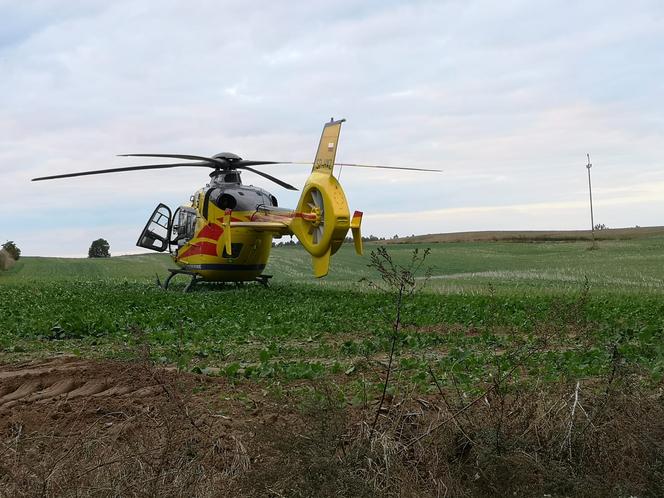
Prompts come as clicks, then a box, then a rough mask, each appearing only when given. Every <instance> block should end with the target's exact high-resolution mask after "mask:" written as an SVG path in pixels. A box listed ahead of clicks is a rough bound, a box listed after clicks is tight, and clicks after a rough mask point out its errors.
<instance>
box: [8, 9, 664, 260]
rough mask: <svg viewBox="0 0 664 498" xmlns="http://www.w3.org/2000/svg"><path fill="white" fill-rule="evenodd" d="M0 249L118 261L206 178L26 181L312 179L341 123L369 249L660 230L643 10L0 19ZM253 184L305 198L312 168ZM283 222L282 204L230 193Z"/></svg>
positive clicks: (656, 88)
mask: <svg viewBox="0 0 664 498" xmlns="http://www.w3.org/2000/svg"><path fill="white" fill-rule="evenodd" d="M0 20H1V21H0V243H1V242H4V241H5V240H13V241H15V242H16V244H17V245H18V246H19V247H20V248H21V249H22V251H23V254H24V255H33V256H37V255H38V256H85V255H86V254H87V250H88V247H89V246H90V243H91V241H92V240H95V239H97V238H99V237H103V238H105V239H106V240H108V241H109V243H110V245H111V253H112V254H114V255H119V254H129V253H136V252H141V250H140V249H139V248H137V247H135V242H136V239H137V237H138V235H139V232H140V231H141V229H142V228H143V225H144V224H145V222H146V220H147V218H148V217H149V215H150V214H151V213H152V210H153V209H154V207H155V206H156V205H157V204H158V203H159V202H164V203H166V204H168V205H170V206H172V207H176V206H178V205H180V204H183V203H186V202H187V201H188V199H189V197H190V195H191V194H192V193H193V192H194V191H195V190H196V189H198V188H200V187H202V186H204V184H205V183H206V181H207V180H208V178H207V173H206V171H205V170H199V169H195V168H180V169H169V170H160V171H146V172H134V173H120V174H111V175H101V176H94V177H84V178H73V179H68V180H54V181H50V182H35V183H33V182H30V179H31V178H33V177H37V176H45V175H53V174H59V173H67V172H75V171H82V170H90V169H104V168H112V167H121V166H130V165H137V164H145V162H144V163H141V162H140V161H136V160H133V159H131V158H122V157H117V154H123V153H136V152H148V153H153V152H159V153H179V154H196V155H212V154H215V153H218V152H221V151H231V152H234V153H236V154H238V155H240V156H241V157H243V158H245V159H252V160H277V161H311V160H313V157H314V155H315V150H316V147H317V145H318V140H319V138H320V133H321V129H322V125H323V123H324V122H325V121H328V120H329V119H330V117H334V118H337V119H338V118H346V119H347V122H346V123H344V125H343V128H342V132H341V139H340V143H339V148H338V155H337V160H338V161H342V162H355V163H368V164H384V165H392V166H406V167H422V168H436V169H442V170H443V173H415V172H404V171H401V172H394V171H384V170H366V169H351V168H344V169H343V170H342V171H341V172H340V176H341V178H340V180H341V184H342V185H343V187H344V190H345V192H346V196H347V198H348V201H349V204H350V208H351V210H355V209H357V210H360V211H363V212H364V219H363V232H364V234H366V235H369V234H373V235H377V236H387V237H391V236H392V235H395V234H399V235H411V234H427V233H442V232H457V231H474V230H529V229H531V230H552V229H586V228H589V227H590V216H589V205H588V204H589V203H588V177H587V170H586V168H585V165H586V162H587V159H586V154H587V153H590V155H591V161H592V164H593V167H592V170H591V172H592V182H593V196H594V207H595V223H602V224H605V225H607V226H609V227H629V226H636V225H640V226H654V225H664V59H663V54H664V3H663V2H661V1H660V0H655V1H639V0H633V1H630V2H624V1H622V0H621V1H612V0H586V1H581V2H579V1H576V0H575V1H572V0H550V1H548V0H537V1H532V0H503V1H500V2H496V1H493V0H466V1H456V0H454V1H444V0H440V1H390V0H367V1H361V2H360V1H349V0H336V1H335V2H329V1H318V0H309V1H288V2H286V1H282V2H275V1H263V0H255V1H253V2H247V1H244V0H242V1H228V0H223V1H212V0H209V1H203V0H201V1H197V0H191V1H187V2H182V1H174V0H160V1H156V0H155V1H146V0H132V1H125V0H118V1H113V2H109V1H107V0H103V1H97V0H78V1H77V0H66V1H65V0H62V1H56V0H52V1H48V0H42V1H37V0H33V1H30V0H25V1H21V2H17V1H14V0H0ZM262 169H263V170H264V171H265V172H267V173H270V174H273V175H276V176H278V177H279V178H281V179H283V180H284V181H286V182H288V183H291V184H293V185H295V186H300V187H301V186H302V185H303V184H304V182H305V180H306V178H307V176H308V174H309V168H308V167H307V166H299V165H281V166H276V165H270V166H263V167H262ZM243 181H244V182H245V183H248V184H253V185H257V186H260V187H263V188H266V189H268V190H269V191H270V192H272V193H273V194H274V195H275V196H276V197H277V198H278V199H279V203H280V205H282V206H285V207H295V205H296V204H297V198H298V193H292V192H289V191H287V190H284V189H283V188H281V187H279V186H277V185H275V184H272V183H271V182H269V181H267V180H265V179H263V178H261V177H259V176H256V175H253V174H252V173H249V172H246V173H244V174H243Z"/></svg>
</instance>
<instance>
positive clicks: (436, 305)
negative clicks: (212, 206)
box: [0, 238, 664, 389]
mask: <svg viewBox="0 0 664 498" xmlns="http://www.w3.org/2000/svg"><path fill="white" fill-rule="evenodd" d="M413 247H415V246H412V245H399V246H397V247H394V248H391V251H392V252H393V253H394V255H395V257H396V258H397V259H399V258H405V257H407V256H408V254H410V251H411V250H412V249H413ZM368 249H369V250H370V249H371V247H368ZM663 249H664V239H662V238H654V239H643V240H638V241H630V242H605V243H603V244H602V246H601V249H600V250H597V251H588V250H587V247H586V245H584V244H583V243H537V244H516V243H490V244H487V243H460V244H438V245H436V246H435V247H433V249H432V253H431V256H430V258H429V260H428V261H427V263H430V264H431V265H432V267H433V275H432V278H431V280H430V281H429V282H427V287H426V289H425V291H424V292H420V293H418V294H416V295H415V296H414V297H413V299H412V300H411V301H410V302H409V303H408V304H407V306H406V309H405V310H404V311H405V313H404V317H405V320H406V324H407V326H408V327H407V331H406V333H405V334H404V335H403V337H402V339H401V342H400V351H401V355H402V358H404V360H403V361H404V365H403V367H404V369H405V370H411V371H412V377H417V376H418V375H419V376H420V377H421V376H422V372H423V371H425V370H426V368H428V367H427V365H428V363H429V358H431V357H435V358H436V362H435V363H436V365H437V368H438V370H439V372H440V374H441V375H443V376H444V375H445V372H446V371H447V370H449V368H451V365H456V366H457V367H458V366H459V365H461V367H463V368H465V369H467V370H468V375H465V374H464V375H462V377H463V378H467V380H468V385H469V387H472V381H473V379H476V378H477V376H478V375H479V374H481V373H482V371H483V369H485V368H487V365H488V364H489V363H490V362H491V360H492V358H493V357H494V354H495V351H496V350H497V349H502V350H509V349H510V348H512V347H515V345H520V344H522V343H523V342H524V341H529V340H533V334H535V335H536V334H537V330H538V327H539V328H541V327H542V324H549V325H550V324H551V323H559V324H562V325H560V328H561V332H559V334H564V335H570V337H565V338H564V339H560V340H561V341H567V343H566V344H565V345H564V347H562V346H561V348H560V349H559V350H558V351H553V352H552V351H546V352H542V353H540V354H538V355H536V356H535V357H533V359H532V365H533V368H536V369H537V370H538V371H539V370H542V371H547V369H548V371H550V375H549V376H550V377H555V376H560V375H563V376H565V375H588V376H591V375H595V374H598V373H599V372H600V371H604V370H605V369H606V368H610V365H609V363H608V362H609V359H610V356H611V354H612V353H611V351H612V350H611V347H612V344H614V343H615V341H617V340H620V341H623V342H624V344H622V345H621V348H624V349H625V352H624V355H625V357H627V356H629V357H630V358H632V359H633V360H634V361H635V362H636V363H638V364H639V365H642V366H643V367H644V368H647V370H648V371H649V372H650V374H651V375H653V376H654V377H655V378H657V377H658V376H659V375H661V373H662V371H663V370H664V363H663V362H664V357H663V356H662V355H663V354H664V349H662V348H661V347H658V346H657V341H658V340H659V338H661V337H662V335H663V334H662V330H664V299H662V297H663V293H662V289H664V269H663V268H664V265H662V264H661V263H662V254H663V253H664V251H663ZM307 259H308V258H307V257H306V256H305V255H304V253H303V251H302V250H301V248H297V247H283V248H276V249H275V251H274V255H273V259H272V260H271V262H270V265H271V267H270V269H268V272H270V273H273V274H274V275H275V276H274V279H273V281H274V284H273V285H272V286H271V288H270V289H267V290H265V289H262V288H260V287H259V286H257V285H252V286H247V287H246V288H244V289H238V290H236V289H232V288H226V289H224V290H217V291H211V290H209V289H205V288H202V289H201V290H199V291H197V292H193V293H188V294H182V293H180V292H164V291H162V290H161V289H159V288H157V287H156V285H155V284H154V274H155V273H160V272H161V273H162V274H163V269H164V268H165V267H167V266H169V262H168V259H166V257H165V256H163V255H156V256H155V255H143V256H123V257H118V258H111V259H108V260H89V259H81V260H77V259H61V258H24V259H22V260H20V261H19V265H17V266H16V267H15V268H14V269H13V270H12V271H10V272H9V273H8V274H5V275H3V276H2V277H1V280H0V282H1V284H0V330H2V335H0V348H2V352H0V358H3V357H4V358H5V359H9V358H10V357H12V356H13V355H16V354H19V353H20V354H23V355H27V356H29V355H34V354H40V355H46V354H52V353H53V352H56V351H67V352H74V353H76V354H82V355H93V356H108V357H118V356H120V357H121V356H126V355H127V354H129V353H128V351H130V350H131V348H132V347H133V346H134V345H135V343H136V341H138V340H147V341H148V342H149V343H150V345H151V347H152V351H153V355H154V357H155V358H157V359H158V360H159V361H162V362H165V363H182V362H184V361H185V360H186V363H187V364H190V365H191V367H192V368H193V367H195V368H199V369H201V368H203V369H205V368H213V369H215V371H217V370H218V371H222V372H227V373H229V374H232V375H235V374H237V373H238V372H240V374H241V375H245V376H259V377H260V376H263V377H269V376H275V375H276V376H279V375H281V376H285V377H293V378H297V377H308V376H312V375H313V376H317V377H320V376H324V375H328V374H334V373H336V372H340V371H344V372H345V371H347V370H349V369H350V370H352V371H355V370H357V369H358V364H360V363H362V361H365V360H367V359H372V358H373V359H376V358H378V359H380V358H381V356H382V355H384V354H385V353H386V351H387V350H388V349H389V337H388V333H389V330H390V326H391V322H390V316H391V310H392V307H393V302H392V300H391V299H392V298H391V297H390V296H389V295H385V294H381V293H378V292H375V291H372V290H371V289H370V288H369V286H368V285H366V284H359V283H358V280H359V278H362V277H366V278H375V276H372V275H371V271H370V268H367V266H366V263H367V260H366V258H359V257H355V256H354V255H353V254H352V252H351V248H349V247H344V248H343V249H342V251H340V254H338V255H337V258H336V259H335V264H334V268H332V272H331V275H330V277H329V278H328V279H325V280H320V281H318V280H314V279H313V278H312V277H310V276H309V271H310V270H309V266H308V261H307ZM270 270H271V271H270ZM586 277H587V278H588V284H587V285H588V288H587V294H588V297H587V301H585V302H584V304H583V306H582V307H578V306H576V305H575V303H576V302H577V301H578V300H579V299H580V298H579V296H580V295H581V294H583V293H584V292H585V291H584V285H585V284H584V279H585V278H586ZM421 283H424V282H421ZM182 285H184V281H182V282H181V283H180V284H179V287H178V286H177V285H176V286H175V287H174V289H175V290H177V289H178V288H179V289H181V288H182ZM575 306H576V307H575ZM570 309H573V310H574V313H576V315H577V316H575V317H573V318H569V317H567V318H565V317H566V316H568V315H569V313H570V312H569V310H570ZM567 322H570V323H567ZM579 323H581V324H591V325H592V326H591V327H589V330H586V329H585V327H586V325H584V326H583V327H581V326H578V324H579ZM574 327H576V328H577V329H579V330H583V333H584V334H585V336H584V337H574V336H573V333H572V332H570V331H569V330H567V329H569V328H574ZM137 331H139V332H140V333H137ZM469 332H472V333H469ZM578 332H579V331H578V330H577V335H578ZM630 341H635V344H632V342H630ZM543 365H544V366H543ZM578 365H582V367H579V366H578ZM455 368H456V367H455ZM298 372H299V373H298ZM425 377H426V376H425ZM425 384H428V388H429V389H431V388H433V386H432V385H431V384H430V383H429V381H427V382H425Z"/></svg>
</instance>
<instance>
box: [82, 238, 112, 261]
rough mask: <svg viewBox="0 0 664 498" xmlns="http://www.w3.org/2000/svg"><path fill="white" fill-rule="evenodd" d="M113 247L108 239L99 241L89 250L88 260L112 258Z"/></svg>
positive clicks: (93, 243)
mask: <svg viewBox="0 0 664 498" xmlns="http://www.w3.org/2000/svg"><path fill="white" fill-rule="evenodd" d="M110 249H111V245H110V244H109V243H108V241H107V240H106V239H97V240H95V241H94V242H92V244H91V245H90V249H88V258H110V257H111V253H110Z"/></svg>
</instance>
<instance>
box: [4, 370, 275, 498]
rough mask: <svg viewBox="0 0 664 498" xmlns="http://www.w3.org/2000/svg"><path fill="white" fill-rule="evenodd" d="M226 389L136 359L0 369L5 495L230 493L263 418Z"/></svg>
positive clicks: (214, 382)
mask: <svg viewBox="0 0 664 498" xmlns="http://www.w3.org/2000/svg"><path fill="white" fill-rule="evenodd" d="M193 392H196V393H197V394H193ZM224 392H226V391H225V383H224V381H223V380H222V379H210V378H205V377H202V376H193V375H180V374H178V373H177V372H176V371H172V370H171V371H169V370H164V369H157V368H154V367H152V366H150V365H148V364H143V363H140V362H135V363H123V362H111V361H91V360H80V359H77V358H71V357H61V358H57V359H53V360H49V361H43V362H28V363H23V364H14V365H4V366H0V496H34V495H45V496H62V495H77V496H80V495H104V496H105V495H111V496H127V495H134V496H144V495H151V496H156V495H162V496H163V495H169V496H177V495H203V496H205V495H208V496H210V495H212V496H216V495H217V494H218V493H219V492H220V491H222V490H224V489H226V490H227V491H228V490H229V489H230V488H229V486H234V483H235V481H236V480H237V478H240V477H242V475H243V474H244V471H245V470H246V469H247V468H248V465H249V460H250V457H249V455H248V453H247V450H246V449H245V444H246V440H247V439H250V435H251V434H252V432H251V431H252V427H253V426H254V425H255V424H260V423H261V422H262V417H261V416H259V415H252V413H251V412H249V411H247V409H246V407H245V406H244V405H243V404H240V403H237V402H235V401H234V400H232V399H229V398H228V397H227V398H226V399H225V400H223V398H222V397H221V395H222V393H224ZM226 394H227V395H228V394H229V393H228V392H226ZM231 397H232V393H231ZM220 400H221V401H220ZM213 401H216V403H215V402H213ZM254 411H255V410H254Z"/></svg>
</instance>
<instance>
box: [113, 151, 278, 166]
mask: <svg viewBox="0 0 664 498" xmlns="http://www.w3.org/2000/svg"><path fill="white" fill-rule="evenodd" d="M119 156H122V157H171V158H174V159H192V160H196V161H206V162H208V163H210V164H214V165H217V164H218V165H220V166H224V167H229V166H231V167H240V166H260V165H261V164H289V163H288V162H284V161H248V160H245V159H235V160H229V159H221V158H217V157H205V156H193V155H190V154H119Z"/></svg>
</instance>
